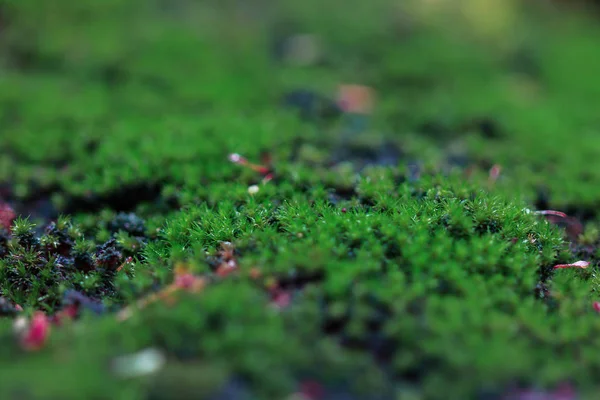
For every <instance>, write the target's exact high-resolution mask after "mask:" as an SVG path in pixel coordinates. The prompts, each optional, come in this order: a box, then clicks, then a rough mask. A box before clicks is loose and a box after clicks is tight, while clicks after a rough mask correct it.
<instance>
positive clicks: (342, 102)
mask: <svg viewBox="0 0 600 400" xmlns="http://www.w3.org/2000/svg"><path fill="white" fill-rule="evenodd" d="M374 97H375V94H374V91H373V89H371V88H370V87H368V86H363V85H340V86H339V88H338V95H337V103H338V106H339V107H340V108H341V109H342V110H343V111H344V112H347V113H353V114H371V112H372V111H373V103H374Z"/></svg>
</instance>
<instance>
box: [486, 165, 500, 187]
mask: <svg viewBox="0 0 600 400" xmlns="http://www.w3.org/2000/svg"><path fill="white" fill-rule="evenodd" d="M500 172H502V167H501V166H500V165H498V164H494V165H493V166H492V168H490V172H489V176H488V182H489V184H490V185H493V184H494V183H496V181H497V180H498V178H499V177H500Z"/></svg>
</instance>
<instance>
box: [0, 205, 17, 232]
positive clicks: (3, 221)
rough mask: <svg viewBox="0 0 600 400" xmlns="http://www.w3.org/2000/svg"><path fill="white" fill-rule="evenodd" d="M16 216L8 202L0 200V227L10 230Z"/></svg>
mask: <svg viewBox="0 0 600 400" xmlns="http://www.w3.org/2000/svg"><path fill="white" fill-rule="evenodd" d="M16 217H17V214H16V213H15V211H14V210H13V209H12V207H11V206H9V205H8V203H5V202H3V201H2V200H0V228H4V229H6V230H7V231H10V227H11V225H12V223H13V221H14V220H15V218H16Z"/></svg>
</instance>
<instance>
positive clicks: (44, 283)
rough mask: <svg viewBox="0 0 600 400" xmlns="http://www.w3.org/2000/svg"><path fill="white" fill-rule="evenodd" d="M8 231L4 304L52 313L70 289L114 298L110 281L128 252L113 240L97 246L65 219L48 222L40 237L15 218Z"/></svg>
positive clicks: (1, 267)
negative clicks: (14, 304) (13, 304)
mask: <svg viewBox="0 0 600 400" xmlns="http://www.w3.org/2000/svg"><path fill="white" fill-rule="evenodd" d="M11 233H12V234H11V235H9V236H7V238H6V242H5V244H4V245H3V252H2V253H3V255H2V257H1V258H0V282H1V285H0V286H1V287H2V294H3V296H4V297H6V299H7V300H10V301H12V302H14V303H16V304H19V305H21V306H22V307H34V308H41V309H45V310H50V311H53V310H56V309H57V308H58V307H60V306H61V305H63V301H62V299H63V295H64V293H65V291H67V290H69V289H72V290H77V291H81V292H82V293H84V294H86V295H89V296H92V297H98V298H112V297H114V296H115V288H114V283H113V277H114V275H115V273H116V271H117V269H118V268H119V267H121V266H122V265H123V264H124V263H125V261H126V257H125V256H124V252H126V251H132V249H131V248H124V247H123V246H121V245H119V244H118V243H117V239H116V238H111V239H110V240H108V241H106V242H105V243H102V244H100V245H97V246H95V245H94V244H93V243H91V242H89V241H86V240H85V238H84V237H83V235H82V233H81V232H80V231H79V229H78V228H77V227H75V226H74V225H73V224H72V223H71V221H70V219H69V218H67V217H60V218H59V219H58V221H57V222H52V223H50V224H49V225H48V226H47V227H46V228H45V229H44V231H43V233H41V234H38V233H37V232H36V231H35V225H34V224H32V223H31V222H29V221H28V220H27V219H17V220H16V221H15V223H14V225H13V227H12V232H11ZM136 243H138V242H137V241H136ZM140 249H141V247H138V248H137V250H136V251H135V252H134V254H139V251H140Z"/></svg>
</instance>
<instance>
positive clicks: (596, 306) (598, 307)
mask: <svg viewBox="0 0 600 400" xmlns="http://www.w3.org/2000/svg"><path fill="white" fill-rule="evenodd" d="M592 307H594V311H596V312H597V313H599V314H600V301H595V302H594V303H592Z"/></svg>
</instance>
